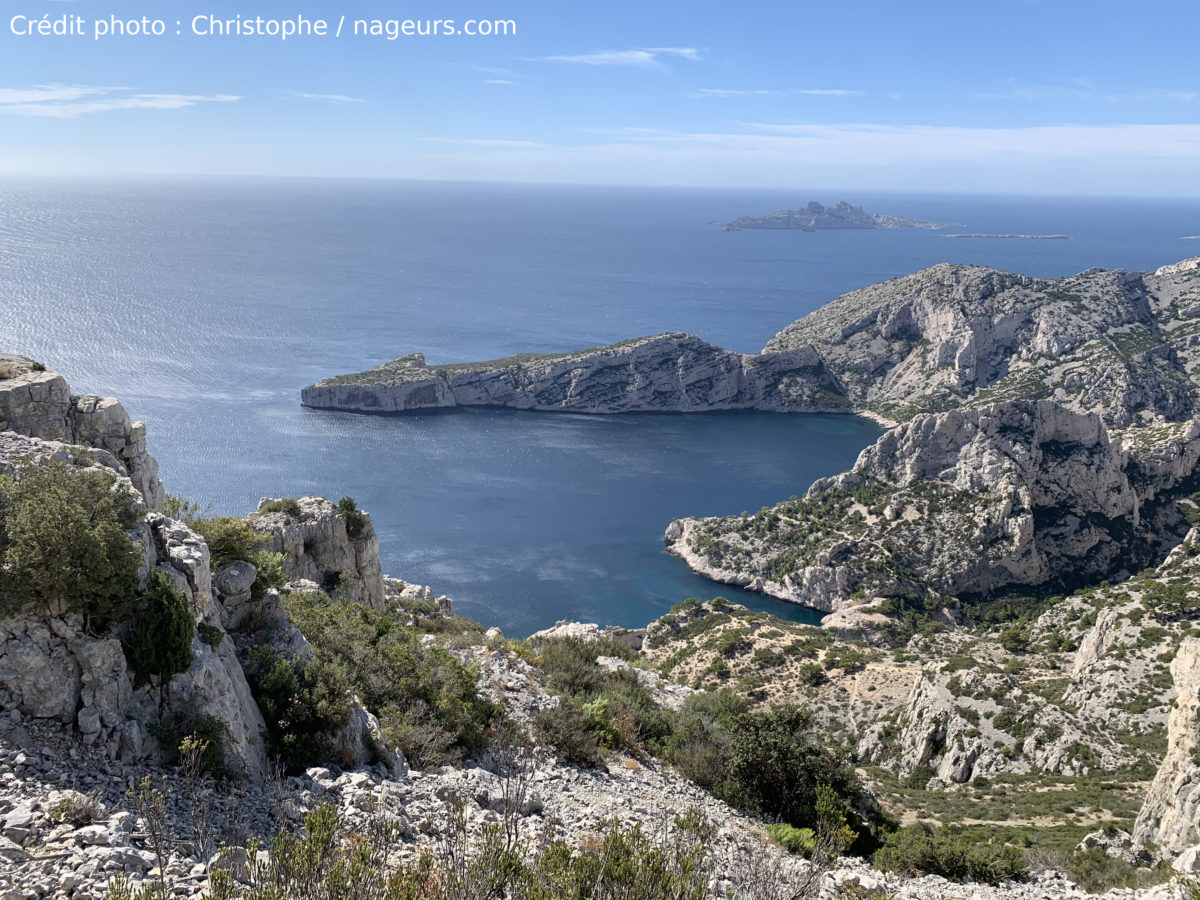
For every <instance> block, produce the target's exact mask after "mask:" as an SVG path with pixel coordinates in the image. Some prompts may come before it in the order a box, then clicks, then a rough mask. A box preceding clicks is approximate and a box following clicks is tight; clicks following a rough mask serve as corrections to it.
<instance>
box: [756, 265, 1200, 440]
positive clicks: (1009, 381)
mask: <svg viewBox="0 0 1200 900" xmlns="http://www.w3.org/2000/svg"><path fill="white" fill-rule="evenodd" d="M1197 316H1200V270H1198V269H1197V266H1196V260H1187V261H1184V262H1182V263H1176V264H1174V265H1171V266H1164V267H1163V268H1161V269H1158V270H1157V271H1156V272H1153V273H1149V272H1146V273H1138V272H1123V271H1107V270H1103V269H1092V270H1088V271H1087V272H1083V273H1081V274H1079V275H1075V276H1073V277H1069V278H1060V279H1040V278H1031V277H1029V276H1025V275H1015V274H1012V273H1009V272H1001V271H998V270H995V269H987V268H980V267H977V266H960V265H949V264H942V265H937V266H933V267H932V268H929V269H925V270H923V271H921V272H917V273H915V274H912V275H906V276H904V277H902V278H896V279H893V280H892V281H887V282H884V283H883V284H876V285H871V286H870V287H865V288H862V289H860V290H857V291H852V292H850V293H849V294H846V295H844V296H842V297H839V298H838V299H837V300H835V301H833V302H832V303H829V304H827V305H826V306H823V307H821V308H820V309H818V310H817V311H815V312H813V313H811V314H810V315H808V316H805V317H804V318H802V319H799V320H797V321H796V322H793V323H792V324H791V325H789V326H787V327H786V328H784V329H783V330H782V331H780V332H779V334H777V335H776V336H775V337H774V338H772V339H771V340H770V341H769V342H768V344H767V346H766V350H767V351H780V350H786V349H791V348H796V347H805V346H808V347H813V348H814V349H815V350H816V351H817V353H818V354H819V355H820V357H821V359H822V360H823V361H824V362H825V364H826V365H827V366H828V367H829V369H830V371H832V372H833V373H834V374H835V376H836V377H837V378H838V381H839V384H841V386H842V388H843V389H844V390H845V392H846V395H847V397H848V399H849V400H850V402H851V404H852V405H853V407H854V408H856V409H865V410H869V411H872V412H874V413H876V414H878V415H881V416H885V417H887V418H890V419H893V420H896V421H903V420H905V419H908V418H911V417H912V416H913V415H916V414H918V413H921V412H938V411H941V410H944V409H948V408H957V407H961V406H970V405H979V404H983V403H989V402H993V401H996V400H1004V399H1053V400H1056V401H1057V402H1059V403H1061V404H1063V405H1064V406H1066V407H1068V408H1070V409H1073V410H1076V411H1078V412H1097V413H1099V414H1100V415H1101V416H1102V417H1103V418H1104V420H1105V422H1106V423H1107V424H1109V425H1110V426H1115V427H1125V426H1129V425H1137V424H1147V423H1152V422H1164V421H1181V420H1184V419H1187V418H1190V417H1191V416H1192V415H1193V414H1194V410H1195V409H1196V404H1197V398H1198V396H1200V394H1198V391H1200V381H1198V380H1197V370H1198V368H1197V367H1198V366H1200V349H1198V348H1200V340H1198V338H1200V321H1198V319H1197Z"/></svg>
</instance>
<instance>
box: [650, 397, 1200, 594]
mask: <svg viewBox="0 0 1200 900" xmlns="http://www.w3.org/2000/svg"><path fill="white" fill-rule="evenodd" d="M1159 437H1160V438H1161V441H1159V442H1158V443H1156V444H1154V446H1153V447H1152V448H1149V449H1147V450H1146V451H1145V452H1144V453H1142V451H1140V450H1137V449H1136V448H1134V449H1131V450H1127V449H1126V447H1125V445H1124V444H1122V443H1120V442H1116V441H1113V440H1111V439H1110V437H1109V434H1108V431H1107V429H1106V428H1105V426H1104V424H1103V422H1102V421H1101V420H1100V417H1099V416H1097V415H1095V414H1086V415H1081V414H1079V413H1075V412H1071V411H1070V410H1067V409H1065V408H1063V407H1061V406H1059V405H1058V404H1055V403H1053V402H1051V401H1044V400H1043V401H1037V402H1028V401H1026V402H1007V403H998V404H993V405H991V406H986V407H980V408H976V409H965V410H954V411H951V412H946V413H940V414H936V415H924V416H918V417H916V418H914V419H913V420H912V421H911V422H908V423H906V424H904V425H901V426H898V427H896V428H894V429H892V430H891V431H888V432H887V433H885V434H884V435H883V436H882V437H881V438H880V439H879V440H878V441H876V443H875V444H874V445H872V446H871V447H868V448H867V449H866V450H864V451H863V452H862V454H861V455H860V456H859V459H858V461H857V462H856V463H855V465H854V468H853V469H852V470H851V471H849V472H846V473H844V474H842V475H838V476H836V477H833V478H826V479H822V480H820V481H817V482H816V483H815V484H813V486H812V487H811V488H810V489H809V491H808V493H807V495H806V496H805V498H804V499H803V500H799V501H788V502H785V503H781V504H779V505H778V506H776V507H774V508H771V509H768V510H763V511H761V512H759V513H755V514H754V515H751V516H747V517H737V516H734V517H728V518H724V519H703V520H680V521H678V522H674V523H672V524H671V526H670V527H669V528H668V530H667V534H666V539H667V543H668V550H669V552H671V553H674V554H676V555H678V556H681V557H683V558H684V559H685V560H686V561H687V562H688V564H689V565H690V566H691V567H692V568H693V569H695V570H696V571H698V572H700V573H701V574H704V575H707V576H708V577H711V578H715V579H716V580H719V581H723V582H728V583H734V584H739V585H742V586H744V587H747V588H748V589H750V590H758V591H763V592H766V593H769V594H771V595H773V596H776V597H780V598H782V599H787V600H793V601H796V602H800V603H804V604H806V605H809V606H812V607H814V608H816V609H822V610H827V611H833V610H836V609H838V608H840V607H842V606H844V605H845V604H847V603H848V602H850V601H851V600H852V599H853V598H855V597H864V596H865V597H871V596H890V595H891V594H892V593H893V592H895V591H896V590H898V589H899V590H904V591H909V592H912V591H916V592H918V593H919V594H925V595H948V596H961V595H963V594H972V593H986V592H988V591H990V590H993V589H995V588H997V587H1001V586H1004V585H1010V584H1024V585H1038V584H1043V583H1047V582H1053V581H1055V580H1056V579H1057V580H1062V579H1066V578H1070V577H1097V576H1102V575H1104V574H1106V573H1108V572H1109V571H1113V570H1115V569H1117V568H1119V567H1121V566H1124V565H1132V563H1133V560H1134V558H1136V557H1137V554H1138V553H1139V552H1142V551H1145V552H1146V553H1149V551H1150V546H1151V545H1152V544H1155V543H1156V542H1157V537H1158V535H1159V530H1160V528H1161V527H1167V526H1166V525H1163V524H1162V523H1159V522H1158V520H1155V522H1146V521H1143V517H1142V507H1143V504H1144V502H1145V501H1146V500H1148V499H1151V498H1153V497H1155V496H1156V495H1157V494H1158V493H1159V492H1160V491H1162V490H1164V489H1166V488H1169V487H1171V486H1173V485H1175V484H1177V483H1178V482H1179V481H1180V479H1182V478H1183V477H1186V476H1187V475H1188V474H1190V471H1191V467H1192V465H1194V461H1195V459H1196V456H1197V454H1200V431H1197V430H1196V429H1195V428H1192V427H1183V426H1179V427H1173V428H1172V430H1171V431H1170V434H1169V435H1166V434H1164V435H1160V436H1159ZM1143 458H1147V459H1151V460H1152V461H1153V464H1148V465H1147V466H1146V467H1142V466H1140V465H1138V464H1136V463H1137V462H1138V461H1140V460H1142V459H1143ZM1131 460H1132V461H1131ZM1168 524H1175V519H1170V521H1169V523H1168ZM1179 536H1182V535H1179ZM1139 548H1140V549H1139Z"/></svg>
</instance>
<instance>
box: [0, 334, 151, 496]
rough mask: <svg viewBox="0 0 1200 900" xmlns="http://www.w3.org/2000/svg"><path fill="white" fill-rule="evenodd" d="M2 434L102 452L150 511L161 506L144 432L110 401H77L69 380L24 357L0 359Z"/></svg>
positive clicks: (87, 397) (83, 398) (81, 398)
mask: <svg viewBox="0 0 1200 900" xmlns="http://www.w3.org/2000/svg"><path fill="white" fill-rule="evenodd" d="M0 432H11V433H13V434H18V435H25V436H27V437H34V438H41V439H43V440H47V441H58V442H60V443H63V444H77V445H82V446H85V447H91V448H95V449H97V450H101V451H104V452H105V453H106V454H108V455H110V456H111V458H112V459H113V460H114V461H116V462H117V463H118V464H119V467H120V470H121V471H122V472H123V473H124V474H125V475H127V476H128V477H129V480H130V481H131V482H132V483H133V486H134V487H135V488H137V490H138V492H139V493H140V494H141V495H142V497H143V498H144V499H145V501H146V505H147V506H151V507H154V506H158V505H159V504H161V503H162V501H163V497H164V494H163V486H162V482H161V481H160V480H159V478H158V463H157V461H155V459H154V457H153V456H151V455H150V454H149V453H148V452H147V451H146V426H145V425H143V424H142V423H141V422H134V421H132V420H130V418H129V414H128V413H127V412H125V408H124V407H123V406H122V405H121V403H120V402H119V401H117V400H114V399H113V398H112V397H100V396H97V395H94V394H88V395H84V396H73V395H72V394H71V387H70V385H69V384H67V381H66V379H65V378H63V377H62V376H61V375H58V374H56V373H54V372H49V371H46V370H44V369H41V368H39V367H37V366H36V364H35V363H34V362H33V361H32V360H30V359H27V358H25V357H23V356H12V355H10V354H0Z"/></svg>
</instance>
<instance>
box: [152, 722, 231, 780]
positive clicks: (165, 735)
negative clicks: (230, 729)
mask: <svg viewBox="0 0 1200 900" xmlns="http://www.w3.org/2000/svg"><path fill="white" fill-rule="evenodd" d="M150 734H151V735H153V736H154V738H155V740H157V741H158V744H159V746H160V747H162V749H163V750H164V751H165V752H166V754H167V758H168V759H169V760H170V761H171V762H173V763H175V762H180V761H181V757H182V754H188V755H190V756H192V757H194V758H193V759H190V760H189V761H188V762H189V764H191V765H194V766H195V768H196V769H197V771H198V772H201V773H203V774H205V775H211V776H214V777H224V776H226V775H228V774H229V772H228V770H227V768H226V766H225V735H226V729H225V723H224V722H222V721H221V720H220V719H218V718H216V717H215V716H193V715H189V716H184V717H181V718H168V719H162V720H161V721H159V722H157V723H155V724H154V725H151V726H150Z"/></svg>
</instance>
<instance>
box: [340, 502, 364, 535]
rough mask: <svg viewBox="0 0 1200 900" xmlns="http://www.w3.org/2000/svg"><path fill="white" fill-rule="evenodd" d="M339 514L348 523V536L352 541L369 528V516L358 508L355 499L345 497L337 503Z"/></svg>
mask: <svg viewBox="0 0 1200 900" xmlns="http://www.w3.org/2000/svg"><path fill="white" fill-rule="evenodd" d="M337 507H338V512H339V513H340V514H341V516H342V519H343V520H344V521H345V523H346V534H347V535H349V537H350V540H354V539H355V538H357V537H359V536H360V535H361V534H362V533H363V529H364V528H366V527H367V516H366V514H365V513H364V512H363V511H362V510H361V509H359V508H358V504H357V503H355V502H354V498H353V497H343V498H342V499H341V500H339V501H338V502H337Z"/></svg>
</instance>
